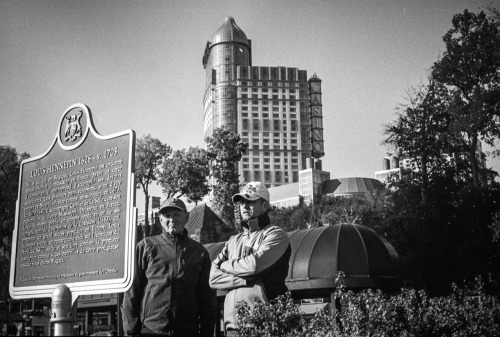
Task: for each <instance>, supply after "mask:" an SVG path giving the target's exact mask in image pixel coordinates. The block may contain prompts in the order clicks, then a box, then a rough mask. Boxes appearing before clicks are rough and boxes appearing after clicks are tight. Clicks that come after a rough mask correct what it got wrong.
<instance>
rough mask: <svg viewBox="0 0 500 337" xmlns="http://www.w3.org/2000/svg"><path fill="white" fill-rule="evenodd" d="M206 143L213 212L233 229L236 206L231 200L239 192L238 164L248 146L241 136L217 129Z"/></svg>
mask: <svg viewBox="0 0 500 337" xmlns="http://www.w3.org/2000/svg"><path fill="white" fill-rule="evenodd" d="M205 142H206V148H207V157H208V160H209V168H210V175H211V178H212V210H213V211H214V212H215V213H216V214H217V215H218V216H219V217H220V218H221V219H222V221H224V223H225V224H226V225H228V226H229V227H231V228H232V227H233V225H232V222H233V220H234V205H233V203H232V200H231V198H232V196H233V195H234V194H236V193H238V192H239V178H238V177H239V176H238V167H237V162H238V161H240V160H241V157H242V155H243V154H244V153H245V151H246V149H247V147H248V144H246V143H242V142H241V138H240V136H239V135H237V134H234V133H232V132H230V131H228V130H224V129H216V130H215V131H214V133H213V136H212V137H207V138H206V139H205Z"/></svg>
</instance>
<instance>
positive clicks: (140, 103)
mask: <svg viewBox="0 0 500 337" xmlns="http://www.w3.org/2000/svg"><path fill="white" fill-rule="evenodd" d="M489 4H490V1H489V0H488V1H460V0H446V1H440V0H432V1H431V0H429V1H416V0H412V1H410V0H408V1H396V0H394V1H383V0H371V1H366V0H365V1H317V0H308V1H267V0H263V1H249V0H245V1H235V0H232V1H69V0H64V1H48V0H45V1H44V0H38V1H20V0H17V1H14V0H12V1H7V0H0V115H1V119H0V145H10V146H12V147H15V148H16V149H17V150H18V151H20V152H23V151H26V152H28V153H29V154H31V156H37V155H40V154H42V153H43V152H45V151H46V150H47V149H48V147H49V146H50V144H51V143H52V141H53V139H54V138H55V133H56V131H57V127H58V125H57V124H58V123H59V120H60V118H61V116H62V114H63V113H64V111H65V110H66V108H68V107H69V106H71V105H73V104H74V103H83V104H86V105H88V106H89V107H90V109H91V110H92V114H93V117H94V123H95V125H96V128H97V130H98V131H99V132H100V133H101V134H103V135H108V134H111V133H115V132H118V131H122V130H125V129H132V130H135V132H136V134H137V137H141V136H142V135H144V134H146V133H150V134H151V135H152V136H153V137H156V138H159V139H160V140H161V141H163V142H165V143H167V144H169V145H170V146H172V147H173V148H174V149H181V148H187V147H189V146H203V105H202V102H203V94H204V86H205V70H204V69H203V66H202V56H203V52H204V48H205V44H206V42H207V40H211V38H212V35H213V34H214V33H215V31H216V30H217V29H218V28H219V27H220V26H221V25H222V23H223V21H224V18H225V17H226V16H233V17H234V18H235V21H236V23H237V24H238V26H239V27H240V28H241V29H242V30H243V31H244V32H245V33H246V35H247V37H248V38H249V39H251V40H252V56H253V65H255V66H286V67H297V68H299V69H305V70H307V73H308V76H309V77H310V76H312V75H313V74H314V73H316V74H317V75H318V77H319V78H321V79H322V80H323V105H324V106H323V115H324V128H325V132H324V137H325V152H326V155H325V157H324V158H323V168H324V169H325V170H327V171H330V172H331V176H332V178H340V177H349V176H350V177H354V176H361V177H370V178H374V172H375V171H377V170H381V169H382V159H383V157H384V156H385V155H386V153H387V151H388V149H386V148H385V147H384V146H382V145H381V142H382V140H383V139H384V136H383V125H384V124H386V123H389V122H391V121H393V120H394V119H395V107H396V106H397V105H398V104H399V103H402V102H403V100H404V97H405V95H406V94H405V93H406V91H407V89H408V88H409V87H411V86H416V85H418V84H420V83H421V82H422V81H425V80H426V77H427V72H428V69H429V68H430V67H431V66H432V64H433V62H434V61H436V60H437V58H438V56H439V55H440V53H442V52H443V50H444V43H443V41H442V36H443V35H444V34H445V33H446V31H447V30H448V29H450V28H451V19H452V16H453V14H456V13H459V12H462V11H463V9H465V8H468V9H469V10H471V11H473V12H478V11H479V10H480V9H484V8H485V6H487V5H489ZM489 165H490V166H493V167H494V168H495V169H496V170H497V171H498V170H499V169H500V164H499V161H498V160H497V161H490V162H489Z"/></svg>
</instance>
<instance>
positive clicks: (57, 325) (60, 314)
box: [50, 284, 76, 336]
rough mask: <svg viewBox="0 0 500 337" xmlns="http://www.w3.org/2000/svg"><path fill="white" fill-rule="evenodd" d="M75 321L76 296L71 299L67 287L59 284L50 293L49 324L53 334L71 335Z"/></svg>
mask: <svg viewBox="0 0 500 337" xmlns="http://www.w3.org/2000/svg"><path fill="white" fill-rule="evenodd" d="M75 321H76V298H75V301H72V298H71V291H70V290H69V288H68V287H67V286H66V285H64V284H60V285H58V286H57V287H56V288H55V289H54V292H53V293H52V315H51V317H50V324H53V327H54V336H73V335H74V334H73V331H74V330H73V327H74V325H75Z"/></svg>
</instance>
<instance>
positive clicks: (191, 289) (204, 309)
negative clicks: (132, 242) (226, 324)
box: [122, 198, 216, 337]
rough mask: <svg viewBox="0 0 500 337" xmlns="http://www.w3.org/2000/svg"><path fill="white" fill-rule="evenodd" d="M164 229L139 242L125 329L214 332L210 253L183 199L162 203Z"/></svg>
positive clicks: (182, 335)
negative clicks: (193, 231) (196, 236)
mask: <svg viewBox="0 0 500 337" xmlns="http://www.w3.org/2000/svg"><path fill="white" fill-rule="evenodd" d="M159 213H160V222H161V226H162V233H161V234H159V235H155V236H150V237H146V238H145V239H144V240H142V241H141V242H139V243H138V244H137V247H136V266H135V275H134V281H133V284H132V287H131V288H130V290H129V291H127V292H126V293H125V296H124V299H123V305H122V314H123V322H124V329H125V332H126V333H127V334H128V335H139V336H149V335H150V336H175V337H188V336H189V337H190V336H200V337H206V336H213V335H214V327H215V317H216V316H215V315H216V299H215V291H213V290H212V289H211V288H210V286H209V284H208V279H209V274H210V266H211V263H210V257H209V255H208V252H207V250H206V249H205V248H204V247H203V245H201V244H200V243H198V242H196V241H194V240H192V239H190V238H189V237H188V235H187V231H186V230H185V229H184V226H185V225H186V223H187V221H188V218H189V214H188V213H187V210H186V205H185V204H184V202H183V201H182V200H180V199H173V198H170V199H167V200H165V201H164V202H163V203H162V204H161V206H160V211H159Z"/></svg>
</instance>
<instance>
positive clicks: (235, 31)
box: [212, 16, 250, 46]
mask: <svg viewBox="0 0 500 337" xmlns="http://www.w3.org/2000/svg"><path fill="white" fill-rule="evenodd" d="M222 42H240V43H243V44H245V45H247V46H250V44H249V42H248V39H247V36H246V34H245V33H244V32H243V31H242V30H241V28H240V27H238V25H237V24H236V22H234V18H233V17H231V16H228V17H226V18H225V19H224V23H223V24H222V26H220V28H219V29H217V31H216V32H215V34H214V35H213V37H212V46H213V45H215V44H217V43H222Z"/></svg>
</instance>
